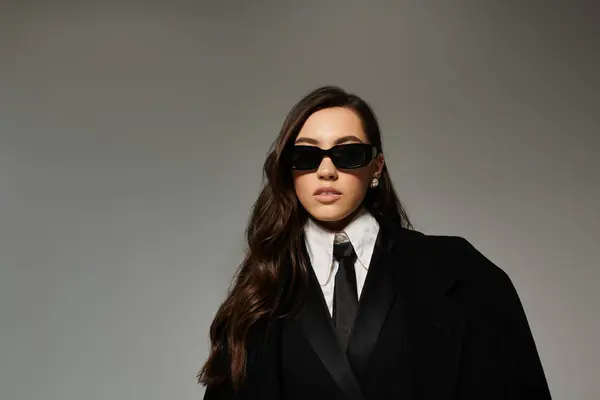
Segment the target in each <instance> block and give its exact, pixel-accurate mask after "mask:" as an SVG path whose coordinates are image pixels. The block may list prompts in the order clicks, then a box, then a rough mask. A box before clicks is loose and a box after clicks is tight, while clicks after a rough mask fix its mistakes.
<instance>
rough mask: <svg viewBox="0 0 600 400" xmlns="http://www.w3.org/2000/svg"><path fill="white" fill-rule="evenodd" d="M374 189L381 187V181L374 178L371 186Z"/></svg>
mask: <svg viewBox="0 0 600 400" xmlns="http://www.w3.org/2000/svg"><path fill="white" fill-rule="evenodd" d="M370 186H371V187H372V188H376V187H377V186H379V179H378V178H373V179H371V185H370Z"/></svg>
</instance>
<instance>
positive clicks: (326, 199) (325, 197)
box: [315, 192, 342, 204]
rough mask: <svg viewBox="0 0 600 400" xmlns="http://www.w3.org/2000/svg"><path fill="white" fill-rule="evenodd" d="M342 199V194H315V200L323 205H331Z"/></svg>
mask: <svg viewBox="0 0 600 400" xmlns="http://www.w3.org/2000/svg"><path fill="white" fill-rule="evenodd" d="M340 197H342V194H341V193H339V192H320V193H317V194H315V199H316V200H317V201H318V202H320V203H323V204H331V203H333V202H335V201H336V200H337V199H339V198H340Z"/></svg>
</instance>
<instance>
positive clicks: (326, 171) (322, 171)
mask: <svg viewBox="0 0 600 400" xmlns="http://www.w3.org/2000/svg"><path fill="white" fill-rule="evenodd" d="M317 176H318V177H319V178H321V179H333V178H336V177H337V169H336V168H335V165H334V164H333V162H332V161H331V158H329V157H323V159H322V160H321V164H319V168H318V169H317Z"/></svg>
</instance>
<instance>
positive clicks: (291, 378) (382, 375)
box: [204, 221, 550, 400]
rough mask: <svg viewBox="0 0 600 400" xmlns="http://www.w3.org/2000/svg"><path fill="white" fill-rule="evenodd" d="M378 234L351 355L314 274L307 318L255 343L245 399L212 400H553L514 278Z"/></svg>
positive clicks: (454, 254) (280, 325)
mask: <svg viewBox="0 0 600 400" xmlns="http://www.w3.org/2000/svg"><path fill="white" fill-rule="evenodd" d="M380 226H381V229H380V235H379V237H378V239H377V242H376V245H375V250H374V254H373V259H372V261H371V264H370V266H369V271H368V274H367V278H366V281H365V285H364V288H363V291H362V294H361V298H360V302H359V309H358V314H357V317H356V322H355V327H354V329H353V331H352V335H351V337H350V341H349V344H348V350H347V352H346V354H344V352H343V351H342V350H341V349H340V347H339V346H338V343H337V341H336V336H335V331H334V327H333V324H332V321H331V317H330V315H329V312H328V310H327V306H326V304H325V300H324V298H323V294H322V291H321V289H320V287H319V284H318V281H317V279H316V276H315V275H314V273H313V272H312V268H309V271H310V287H309V291H308V296H307V297H306V300H305V301H304V302H303V303H302V304H303V306H302V308H301V311H300V312H299V313H297V314H295V315H294V316H290V317H286V318H283V319H273V320H272V321H269V322H270V324H269V331H268V332H269V334H268V335H265V333H266V332H267V331H266V326H267V325H266V324H261V323H259V324H256V326H255V328H254V330H253V333H252V334H251V335H250V336H249V339H248V342H247V343H248V344H247V346H248V354H249V357H248V370H247V371H248V378H247V380H246V383H245V384H244V386H243V388H242V389H241V390H240V392H239V393H238V394H237V395H234V392H233V391H232V389H231V385H230V383H229V382H228V381H226V382H225V383H223V384H220V385H218V386H216V387H208V388H207V391H206V394H205V397H204V399H205V400H221V399H223V400H233V399H240V400H246V399H260V400H279V399H281V400H292V399H299V400H300V399H302V400H307V399H308V400H317V399H328V400H334V399H340V400H341V399H344V400H366V399H369V400H375V399H385V400H387V399H403V400H414V399H427V400H434V399H435V400H443V399H444V400H446V399H447V400H450V399H453V400H482V399H485V400H495V399H511V400H515V399H550V393H549V389H548V385H547V382H546V378H545V375H544V371H543V369H542V365H541V362H540V359H539V356H538V353H537V349H536V346H535V343H534V340H533V337H532V334H531V331H530V328H529V325H528V322H527V319H526V316H525V313H524V310H523V307H522V305H521V302H520V300H519V297H518V295H517V293H516V291H515V288H514V286H513V284H512V282H511V280H510V278H509V277H508V276H507V274H506V273H505V272H504V271H503V270H502V269H500V268H498V267H497V266H495V265H494V264H493V263H492V262H490V261H489V260H488V259H487V258H485V257H484V256H483V255H482V254H481V253H479V252H478V251H477V250H476V249H475V248H474V247H473V246H471V245H470V244H469V242H467V241H466V240H465V239H462V238H459V237H449V236H430V235H425V234H422V233H419V232H416V231H411V230H407V229H404V228H400V227H398V226H395V225H393V224H390V223H385V222H384V223H381V221H380ZM220 362H221V363H222V364H223V365H227V355H226V354H225V353H223V354H222V359H221V360H220Z"/></svg>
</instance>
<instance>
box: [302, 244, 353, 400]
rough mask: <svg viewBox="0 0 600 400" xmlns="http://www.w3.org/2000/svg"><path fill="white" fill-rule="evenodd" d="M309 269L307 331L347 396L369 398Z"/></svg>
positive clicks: (305, 308)
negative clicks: (354, 370) (363, 391)
mask: <svg viewBox="0 0 600 400" xmlns="http://www.w3.org/2000/svg"><path fill="white" fill-rule="evenodd" d="M304 251H306V249H304ZM307 259H308V257H307ZM308 273H309V286H308V292H307V296H306V298H305V303H304V306H303V308H302V310H301V311H300V315H299V319H300V323H301V325H302V328H303V330H304V335H305V336H306V338H307V339H308V341H309V343H310V344H311V346H312V347H313V349H314V351H315V353H316V354H317V356H318V357H319V358H320V359H321V362H322V363H323V365H324V366H325V368H326V369H327V370H328V371H329V373H330V375H331V377H332V378H333V379H334V380H335V382H336V383H337V384H338V386H339V387H340V388H341V389H342V390H343V391H344V393H345V394H346V396H348V398H349V399H352V400H365V397H364V395H363V393H362V390H361V388H360V385H359V384H358V381H357V380H356V377H355V376H354V373H353V372H352V369H351V367H350V364H349V363H348V359H347V357H346V355H345V354H344V352H343V351H342V349H341V347H340V345H339V342H338V339H337V336H336V333H335V328H334V326H333V322H332V321H331V316H330V315H329V311H328V310H327V304H326V303H325V298H324V297H323V292H322V290H321V287H320V286H319V282H318V280H317V277H316V275H315V274H314V271H313V269H312V267H309V268H308Z"/></svg>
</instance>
